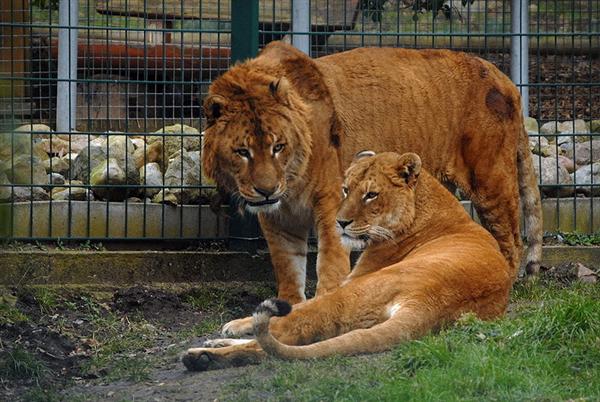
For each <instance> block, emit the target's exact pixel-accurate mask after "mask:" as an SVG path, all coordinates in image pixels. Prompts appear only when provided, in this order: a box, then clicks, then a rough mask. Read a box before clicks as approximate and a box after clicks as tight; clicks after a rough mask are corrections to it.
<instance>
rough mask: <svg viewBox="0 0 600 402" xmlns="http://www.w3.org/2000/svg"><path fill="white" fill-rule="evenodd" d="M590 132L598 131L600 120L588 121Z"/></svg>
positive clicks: (599, 129)
mask: <svg viewBox="0 0 600 402" xmlns="http://www.w3.org/2000/svg"><path fill="white" fill-rule="evenodd" d="M590 132H592V133H600V120H591V121H590Z"/></svg>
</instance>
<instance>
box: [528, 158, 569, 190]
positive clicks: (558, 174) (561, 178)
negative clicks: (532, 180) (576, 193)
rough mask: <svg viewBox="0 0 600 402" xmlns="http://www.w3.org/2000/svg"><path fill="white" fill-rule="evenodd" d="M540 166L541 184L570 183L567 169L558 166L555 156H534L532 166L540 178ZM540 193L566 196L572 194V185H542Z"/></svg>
mask: <svg viewBox="0 0 600 402" xmlns="http://www.w3.org/2000/svg"><path fill="white" fill-rule="evenodd" d="M540 167H541V183H542V184H572V183H573V179H572V178H571V175H570V174H569V172H567V169H565V168H564V167H563V166H560V165H559V164H558V162H557V159H556V157H549V158H544V157H534V158H533V168H534V170H535V174H536V176H537V177H538V183H539V179H540ZM541 191H542V194H544V195H547V196H551V197H566V196H569V195H572V194H573V187H542V188H541Z"/></svg>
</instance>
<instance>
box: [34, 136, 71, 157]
mask: <svg viewBox="0 0 600 402" xmlns="http://www.w3.org/2000/svg"><path fill="white" fill-rule="evenodd" d="M40 144H41V146H42V149H43V150H44V151H45V152H46V153H47V154H48V155H58V156H63V155H65V154H68V153H69V152H70V148H69V142H68V141H65V140H63V139H62V138H58V137H57V136H55V135H53V136H51V137H50V138H44V139H43V140H41V141H40Z"/></svg>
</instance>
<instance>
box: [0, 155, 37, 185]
mask: <svg viewBox="0 0 600 402" xmlns="http://www.w3.org/2000/svg"><path fill="white" fill-rule="evenodd" d="M2 168H3V170H4V174H6V177H8V180H9V181H10V182H11V183H13V184H38V185H44V184H47V178H48V177H47V175H46V170H45V169H44V166H43V164H42V163H41V161H40V160H39V159H38V158H36V157H35V156H31V155H27V154H23V155H18V156H16V157H15V158H14V159H12V161H11V160H10V159H9V160H7V161H5V162H4V163H3V164H2Z"/></svg>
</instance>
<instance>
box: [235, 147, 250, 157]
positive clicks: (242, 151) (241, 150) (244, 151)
mask: <svg viewBox="0 0 600 402" xmlns="http://www.w3.org/2000/svg"><path fill="white" fill-rule="evenodd" d="M235 153H236V154H238V155H239V156H241V157H243V158H250V151H248V150H247V149H246V148H239V149H236V150H235Z"/></svg>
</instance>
